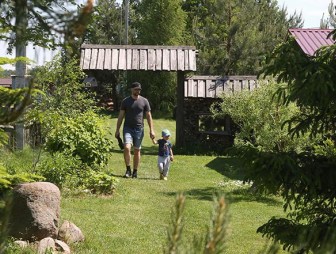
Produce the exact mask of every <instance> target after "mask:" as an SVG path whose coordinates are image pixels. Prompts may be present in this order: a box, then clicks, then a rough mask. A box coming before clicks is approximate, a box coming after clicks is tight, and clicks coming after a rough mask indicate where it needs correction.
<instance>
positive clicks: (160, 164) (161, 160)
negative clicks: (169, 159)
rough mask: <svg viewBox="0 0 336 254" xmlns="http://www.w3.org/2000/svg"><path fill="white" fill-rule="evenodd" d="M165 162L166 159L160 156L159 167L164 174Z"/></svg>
mask: <svg viewBox="0 0 336 254" xmlns="http://www.w3.org/2000/svg"><path fill="white" fill-rule="evenodd" d="M164 164H165V159H164V157H162V156H158V169H159V172H160V174H163V168H164Z"/></svg>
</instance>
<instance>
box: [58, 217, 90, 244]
mask: <svg viewBox="0 0 336 254" xmlns="http://www.w3.org/2000/svg"><path fill="white" fill-rule="evenodd" d="M58 239H60V240H62V241H64V242H66V243H67V244H70V243H76V242H82V241H84V235H83V233H82V231H81V230H80V229H79V228H78V227H77V226H76V225H75V224H73V223H72V222H70V221H64V222H63V224H62V226H61V227H60V229H59V231H58Z"/></svg>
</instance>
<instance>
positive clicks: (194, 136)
mask: <svg viewBox="0 0 336 254" xmlns="http://www.w3.org/2000/svg"><path fill="white" fill-rule="evenodd" d="M256 87H258V82H257V77H256V76H225V77H221V76H191V77H187V78H186V79H185V82H184V95H185V97H184V109H185V111H184V135H185V144H186V146H187V147H189V148H192V149H195V150H196V151H197V150H200V151H204V150H208V151H216V152H218V153H221V152H223V151H224V149H225V148H227V147H230V146H232V144H233V140H234V133H235V124H234V123H233V122H232V120H231V118H230V116H226V117H225V118H224V119H213V117H212V114H211V112H210V106H211V105H212V104H213V103H215V102H220V101H221V99H220V95H221V94H223V93H238V92H241V91H242V90H248V91H252V90H254V89H255V88H256Z"/></svg>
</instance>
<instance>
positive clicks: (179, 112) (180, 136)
mask: <svg viewBox="0 0 336 254" xmlns="http://www.w3.org/2000/svg"><path fill="white" fill-rule="evenodd" d="M176 93H177V95H176V98H177V101H176V104H177V108H176V138H175V146H176V147H179V148H181V147H184V145H185V143H184V72H183V71H178V72H177V86H176Z"/></svg>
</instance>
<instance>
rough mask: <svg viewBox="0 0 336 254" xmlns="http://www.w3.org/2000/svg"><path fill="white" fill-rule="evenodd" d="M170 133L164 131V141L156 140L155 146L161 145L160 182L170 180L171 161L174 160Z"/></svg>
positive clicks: (159, 153)
mask: <svg viewBox="0 0 336 254" xmlns="http://www.w3.org/2000/svg"><path fill="white" fill-rule="evenodd" d="M169 138H170V131H169V130H167V129H164V130H162V139H159V140H154V139H153V143H154V144H159V152H158V168H159V172H160V180H168V173H169V168H170V161H173V160H174V155H173V150H172V144H171V143H170V141H169Z"/></svg>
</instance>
